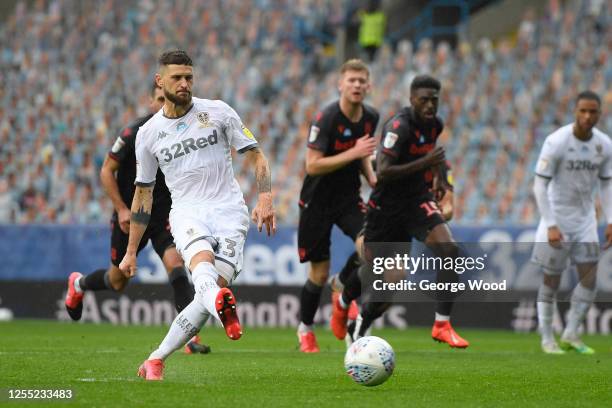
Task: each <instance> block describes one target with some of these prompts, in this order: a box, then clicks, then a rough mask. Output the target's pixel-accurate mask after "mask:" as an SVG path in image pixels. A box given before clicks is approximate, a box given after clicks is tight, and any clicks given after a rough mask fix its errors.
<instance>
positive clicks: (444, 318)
mask: <svg viewBox="0 0 612 408" xmlns="http://www.w3.org/2000/svg"><path fill="white" fill-rule="evenodd" d="M436 321H437V322H449V321H450V316H446V315H443V314H440V313H438V312H436Z"/></svg>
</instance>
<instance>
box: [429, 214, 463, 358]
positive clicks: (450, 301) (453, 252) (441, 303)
mask: <svg viewBox="0 0 612 408" xmlns="http://www.w3.org/2000/svg"><path fill="white" fill-rule="evenodd" d="M430 205H431V203H430ZM425 211H427V210H425ZM424 225H427V229H428V230H429V232H427V233H426V235H425V239H424V242H425V245H427V247H428V248H429V249H431V250H432V251H433V252H434V253H435V254H436V256H438V257H442V258H456V257H458V256H459V246H458V245H457V243H456V242H455V240H454V239H453V236H452V233H451V231H450V228H448V225H447V224H446V222H444V219H443V218H442V216H441V215H440V214H439V213H433V214H429V215H428V216H427V221H426V223H425V224H424ZM437 281H438V282H445V283H454V282H458V281H459V275H458V274H457V273H455V272H454V271H448V270H445V269H441V270H438V271H437ZM436 295H437V297H438V300H437V302H436V312H435V321H434V325H433V327H432V330H431V337H432V338H433V339H434V340H436V341H438V342H442V343H447V344H448V345H449V346H451V347H454V348H466V347H468V346H469V345H470V343H469V342H468V341H467V340H465V339H463V338H462V337H461V336H459V335H458V334H457V332H456V331H455V329H454V328H453V326H452V325H451V322H450V320H451V313H452V310H453V305H454V297H455V296H456V293H452V292H451V291H441V292H437V293H436Z"/></svg>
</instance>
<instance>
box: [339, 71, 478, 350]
mask: <svg viewBox="0 0 612 408" xmlns="http://www.w3.org/2000/svg"><path fill="white" fill-rule="evenodd" d="M440 88H441V85H440V82H439V81H438V80H437V79H435V78H433V77H431V76H429V75H420V76H417V77H415V78H414V80H413V81H412V83H411V86H410V104H411V107H406V108H404V109H402V110H400V112H399V113H397V114H396V115H394V116H393V117H391V118H390V119H389V120H388V121H387V122H386V124H385V126H384V128H383V138H382V140H381V146H380V147H379V151H378V153H377V166H376V174H377V177H378V183H377V185H376V187H375V188H374V191H373V192H372V195H371V196H370V200H369V202H368V213H367V215H366V221H365V225H364V245H365V246H366V247H367V243H368V242H411V241H412V238H413V237H414V238H416V239H418V240H419V241H422V242H424V243H425V244H426V245H427V246H428V247H429V248H430V249H431V250H433V252H434V253H435V254H436V255H437V256H440V257H443V258H446V257H456V256H458V251H459V249H458V246H457V245H456V243H455V241H454V239H453V237H452V234H451V231H450V229H449V228H448V225H447V224H446V221H447V219H450V216H451V214H452V211H449V210H448V209H447V214H446V217H445V216H444V215H443V214H442V212H441V211H440V209H439V207H438V204H437V202H443V200H444V196H445V195H446V192H447V191H448V190H451V189H452V187H451V186H450V185H449V183H448V181H447V171H448V169H447V163H446V160H445V154H444V149H443V148H442V147H441V146H438V147H436V140H437V139H438V137H439V136H440V134H441V133H442V130H443V127H444V125H443V123H442V120H441V119H440V118H439V117H438V116H437V115H436V114H437V111H438V101H439V93H440ZM444 205H445V207H447V208H448V203H444ZM364 256H365V254H364ZM437 280H438V281H439V282H456V281H457V280H458V278H457V275H456V274H455V273H454V272H452V271H446V270H439V271H438V277H437ZM347 286H351V287H350V288H349V287H347V290H345V292H344V293H343V295H342V298H344V300H345V301H344V302H343V303H345V302H346V301H350V300H352V297H353V296H355V295H356V294H357V295H360V289H359V291H357V287H356V286H355V284H354V281H353V280H351V284H350V285H347ZM438 296H439V298H438V299H439V300H438V302H437V305H436V313H435V322H434V325H433V328H432V333H431V336H432V338H433V339H434V340H436V341H440V342H444V343H447V344H449V345H450V346H451V347H456V348H465V347H468V346H469V343H468V342H467V341H466V340H465V339H463V338H462V337H461V336H459V335H458V334H457V333H456V332H455V330H454V329H453V327H452V325H451V323H450V315H451V311H452V307H453V304H454V302H453V301H452V297H451V296H449V293H446V292H438ZM339 306H340V307H342V306H343V305H339ZM389 306H391V303H390V302H367V303H366V304H364V306H363V308H362V312H361V314H360V315H359V316H358V318H357V321H356V322H354V323H353V324H351V327H350V328H349V333H348V336H349V337H350V338H349V339H348V340H349V341H351V340H353V339H356V338H358V337H361V336H363V335H364V333H365V332H366V331H367V330H368V329H369V327H370V326H371V324H372V322H373V321H374V320H376V319H377V318H379V317H380V316H382V315H383V313H384V312H385V311H386V310H387V309H388V308H389ZM337 309H338V306H337V305H334V313H337ZM334 320H336V319H334V318H333V317H332V323H333V321H334ZM340 323H341V322H340ZM344 324H346V320H345V321H344ZM338 331H339V330H338Z"/></svg>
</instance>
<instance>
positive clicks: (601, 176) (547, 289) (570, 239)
mask: <svg viewBox="0 0 612 408" xmlns="http://www.w3.org/2000/svg"><path fill="white" fill-rule="evenodd" d="M600 115H601V100H600V98H599V96H598V95H597V94H596V93H594V92H591V91H584V92H581V93H580V94H579V95H578V97H577V99H576V107H575V117H576V119H575V122H574V123H572V124H569V125H567V126H563V127H562V128H560V129H558V130H557V131H555V132H554V133H552V134H551V135H549V136H548V137H547V138H546V140H545V141H544V146H543V147H542V151H541V152H540V157H539V159H538V163H537V165H536V171H535V173H536V176H535V181H534V187H533V190H534V194H535V198H536V202H537V205H538V209H539V210H540V214H541V217H542V218H541V220H540V224H539V226H538V230H537V232H536V240H535V241H536V242H535V245H534V249H533V254H532V260H533V261H534V262H535V263H537V264H538V265H540V266H541V267H542V269H543V272H544V279H543V282H542V284H541V286H540V289H539V291H538V302H537V309H538V322H539V330H540V333H541V335H542V350H543V351H544V352H545V353H548V354H563V353H564V352H565V351H564V350H566V351H567V350H572V349H573V350H575V351H577V352H578V353H581V354H593V353H594V350H593V349H592V348H590V347H588V346H587V345H585V344H584V343H583V342H582V341H581V340H580V337H579V335H578V328H579V326H580V324H581V323H582V321H583V320H584V317H585V315H586V313H587V311H588V310H589V308H590V307H591V304H592V303H593V301H594V299H595V292H596V278H597V262H598V260H599V238H598V236H597V217H596V215H595V201H594V198H595V192H596V191H597V186H598V184H599V187H600V197H601V204H602V208H603V211H604V213H605V217H606V222H607V227H606V230H605V238H606V241H607V243H606V247H608V246H610V244H611V243H612V181H611V180H610V179H611V178H612V142H610V138H609V137H608V135H606V134H604V133H603V132H601V131H600V130H598V129H596V128H595V125H596V124H597V121H598V120H599V117H600ZM568 258H570V259H571V261H572V262H573V263H575V264H576V268H577V270H578V275H579V282H578V284H577V285H576V287H575V288H574V290H573V292H572V296H571V306H570V310H569V315H568V320H567V325H566V327H565V330H564V331H563V334H562V335H561V342H560V345H561V347H559V345H558V344H557V342H556V341H555V337H554V335H553V331H552V320H553V314H554V308H555V296H556V292H557V289H558V287H559V282H560V280H561V273H562V272H563V270H565V268H566V266H567V261H568Z"/></svg>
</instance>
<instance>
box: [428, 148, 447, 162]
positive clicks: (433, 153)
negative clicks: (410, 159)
mask: <svg viewBox="0 0 612 408" xmlns="http://www.w3.org/2000/svg"><path fill="white" fill-rule="evenodd" d="M423 159H425V162H426V163H427V166H426V167H433V166H437V165H439V164H444V163H445V162H446V152H445V151H444V147H442V146H436V147H435V148H434V149H433V150H430V151H429V153H427V154H426V155H425V156H424V157H423Z"/></svg>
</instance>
